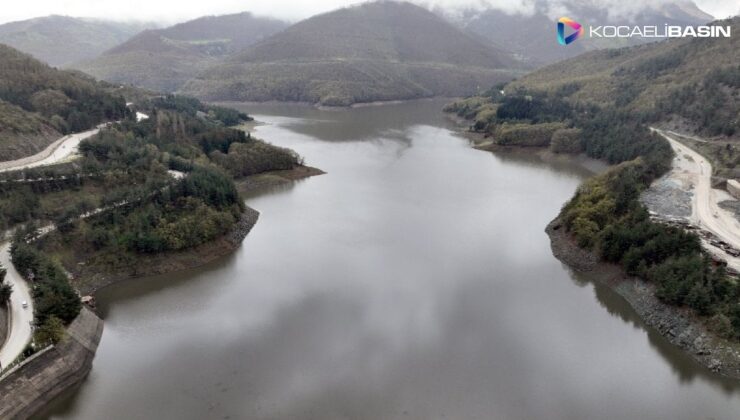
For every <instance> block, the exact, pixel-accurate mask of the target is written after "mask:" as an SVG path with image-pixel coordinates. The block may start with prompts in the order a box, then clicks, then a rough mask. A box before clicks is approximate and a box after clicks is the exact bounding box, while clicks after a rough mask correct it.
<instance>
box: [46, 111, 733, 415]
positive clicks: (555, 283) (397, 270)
mask: <svg viewBox="0 0 740 420" xmlns="http://www.w3.org/2000/svg"><path fill="white" fill-rule="evenodd" d="M442 105H443V102H440V101H421V102H413V103H407V104H400V105H390V106H384V107H367V108H359V109H353V110H342V111H320V110H316V109H313V108H309V107H300V106H287V105H271V106H245V107H244V109H245V110H246V111H248V112H250V113H252V114H254V115H255V116H256V118H257V119H258V120H260V121H262V122H264V123H265V124H264V125H260V126H258V127H257V129H256V134H257V135H258V136H259V137H262V138H265V139H267V140H269V141H271V142H272V143H274V144H278V145H280V146H286V147H291V148H293V149H295V150H297V151H298V152H299V153H301V154H302V155H303V156H305V158H306V162H307V163H309V164H311V165H313V166H316V167H319V168H321V169H323V170H325V171H326V172H327V174H326V175H323V176H319V177H314V178H310V179H307V180H303V181H301V182H298V183H296V184H295V185H293V186H291V187H290V188H281V189H276V190H273V191H271V192H269V193H266V194H262V195H259V196H255V197H250V198H249V199H248V201H247V202H248V204H249V205H250V206H252V207H254V208H256V209H257V210H259V211H260V212H261V216H260V219H259V222H258V223H257V225H256V227H255V228H254V230H253V231H252V232H251V233H250V234H249V236H248V237H247V238H246V240H245V241H244V244H243V245H242V247H241V248H240V249H239V250H238V251H237V252H236V253H235V254H234V255H232V256H229V257H227V258H224V259H222V260H220V261H218V262H217V263H214V264H211V265H209V266H207V267H204V268H201V269H199V270H195V271H191V272H187V273H178V274H175V275H168V276H161V277H156V278H148V279H140V280H137V281H130V282H127V283H123V284H120V285H117V286H115V287H111V288H109V289H106V290H104V291H103V292H102V293H101V295H100V296H99V301H100V306H101V310H102V315H103V316H104V318H105V323H106V324H105V332H104V335H103V339H102V342H101V345H100V348H99V351H98V354H97V356H96V358H95V361H94V365H93V370H92V372H91V374H90V376H89V377H88V379H87V380H86V381H85V383H84V384H83V385H82V387H81V389H79V390H78V391H76V392H73V393H71V395H69V396H68V397H67V398H65V399H63V400H62V401H60V402H57V403H56V404H55V405H54V407H53V408H52V409H51V410H49V412H48V413H46V414H45V415H46V416H50V417H51V418H65V419H67V418H69V419H144V418H156V419H321V420H330V419H537V418H539V419H623V418H634V419H637V418H639V419H662V418H666V419H700V418H716V419H732V418H737V416H738V413H740V392H739V391H738V385H737V382H733V381H729V380H724V379H722V378H719V377H717V376H715V375H713V374H711V373H709V372H707V371H706V370H704V369H703V368H701V367H700V366H698V365H697V364H696V363H694V362H693V361H692V360H691V359H690V358H689V357H688V356H686V355H684V354H683V353H682V352H681V351H680V350H678V349H676V348H675V347H673V346H671V345H669V344H667V343H666V342H665V340H663V339H662V338H661V337H660V336H659V335H658V334H656V333H655V332H653V331H652V330H649V329H646V328H645V327H644V326H643V325H642V323H641V322H640V321H639V319H638V318H637V317H636V315H635V314H634V312H633V311H632V310H631V309H630V308H629V306H628V305H627V304H626V303H625V302H624V301H623V300H622V299H621V298H619V296H617V295H615V294H614V293H613V292H611V291H610V290H608V289H606V288H603V287H599V286H595V285H594V284H593V283H591V282H590V281H589V280H588V278H584V277H583V276H577V275H574V274H571V273H570V272H569V270H568V269H567V268H566V267H564V266H563V265H562V264H561V263H560V262H558V261H557V260H556V259H555V258H554V257H553V256H552V252H551V250H550V245H549V241H548V238H547V236H546V235H545V233H544V231H543V229H544V227H545V225H546V224H547V223H548V222H549V221H550V220H551V219H552V218H553V217H554V216H555V214H557V212H558V211H559V209H560V207H561V206H562V205H563V203H564V202H565V201H566V200H567V199H568V198H569V197H570V196H571V195H572V194H573V192H574V191H575V189H576V187H577V185H578V184H579V183H580V182H581V181H582V180H583V179H584V177H586V176H588V174H589V173H588V171H586V170H585V169H584V168H583V167H581V166H580V165H576V164H573V163H567V162H559V163H545V162H542V161H541V160H540V159H538V158H536V157H534V156H532V155H528V154H522V153H498V154H491V153H487V152H480V151H476V150H474V149H472V148H470V147H469V145H468V143H467V141H466V140H465V139H464V138H463V137H460V136H459V135H457V134H456V133H455V131H454V129H453V128H452V127H451V125H450V123H449V121H447V120H446V119H445V116H444V115H442V113H441V112H439V109H440V108H441V106H442Z"/></svg>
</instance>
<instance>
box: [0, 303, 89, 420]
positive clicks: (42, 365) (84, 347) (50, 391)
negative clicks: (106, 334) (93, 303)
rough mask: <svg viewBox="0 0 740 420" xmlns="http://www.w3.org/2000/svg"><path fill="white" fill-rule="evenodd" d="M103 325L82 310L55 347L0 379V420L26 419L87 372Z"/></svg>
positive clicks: (74, 384) (87, 310)
mask: <svg viewBox="0 0 740 420" xmlns="http://www.w3.org/2000/svg"><path fill="white" fill-rule="evenodd" d="M102 334H103V321H102V320H101V319H100V318H98V317H97V315H95V314H94V313H93V312H92V311H90V310H89V309H87V308H83V309H82V311H81V312H80V314H79V315H78V316H77V318H75V320H74V321H72V323H71V324H70V326H69V327H68V328H67V335H66V337H65V339H64V340H62V341H61V342H60V343H58V344H57V345H55V346H53V347H50V348H47V349H45V350H42V351H40V352H39V353H36V354H35V355H33V356H31V357H30V358H28V359H27V360H25V361H24V362H23V363H22V364H20V365H18V366H17V367H15V368H13V369H11V370H10V371H8V372H7V373H6V374H5V375H3V377H2V378H0V418H3V419H11V418H12V419H16V418H18V419H25V418H28V417H30V416H32V415H33V414H34V413H36V412H38V411H39V410H41V409H42V408H43V407H44V406H45V405H46V404H48V403H49V402H50V401H51V400H53V399H54V398H55V397H57V396H59V395H60V394H62V393H63V392H64V391H66V390H67V389H70V388H72V387H74V386H76V385H79V384H80V383H81V382H82V381H83V380H84V379H85V377H86V376H87V374H88V373H89V372H90V369H91V368H92V360H93V357H94V356H95V351H96V350H97V348H98V344H99V343H100V337H101V336H102Z"/></svg>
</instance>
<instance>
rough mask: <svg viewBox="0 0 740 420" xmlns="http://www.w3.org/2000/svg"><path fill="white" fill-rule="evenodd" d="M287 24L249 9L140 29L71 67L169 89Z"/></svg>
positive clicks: (116, 80) (117, 81) (100, 77)
mask: <svg viewBox="0 0 740 420" xmlns="http://www.w3.org/2000/svg"><path fill="white" fill-rule="evenodd" d="M286 26H287V24H285V23H284V22H281V21H277V20H273V19H267V18H260V17H256V16H253V15H252V14H250V13H238V14H232V15H223V16H207V17H202V18H198V19H195V20H191V21H188V22H184V23H180V24H177V25H174V26H171V27H169V28H165V29H157V30H148V31H144V32H142V33H140V34H139V35H137V36H135V37H133V38H131V39H129V40H128V41H126V42H125V43H123V44H121V45H118V46H116V47H114V48H111V49H110V50H108V51H106V52H105V53H104V54H102V55H101V56H99V57H97V58H95V59H93V60H89V61H86V62H81V63H77V64H75V65H74V66H73V67H75V68H77V69H79V70H82V71H84V72H85V73H88V74H91V75H93V76H95V77H97V78H99V79H103V80H107V81H109V82H113V83H125V84H133V85H135V86H139V87H144V88H148V89H153V90H158V91H166V92H172V91H175V90H177V89H178V88H179V87H180V86H181V85H182V84H183V83H184V82H185V81H186V80H188V79H190V78H191V77H193V76H195V75H196V74H198V73H199V72H200V71H202V70H204V69H206V68H207V67H209V66H211V65H214V64H216V63H218V62H219V61H220V60H221V59H223V58H224V57H226V56H228V55H229V54H233V53H235V52H236V51H240V50H241V49H243V48H245V47H247V46H249V45H252V44H253V43H255V42H257V41H259V40H261V39H263V38H265V37H267V36H269V35H272V34H274V33H275V32H278V31H280V30H281V29H283V28H285V27H286Z"/></svg>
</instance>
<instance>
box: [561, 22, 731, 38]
mask: <svg viewBox="0 0 740 420" xmlns="http://www.w3.org/2000/svg"><path fill="white" fill-rule="evenodd" d="M566 26H568V27H570V28H571V29H572V30H573V31H575V32H573V33H571V34H570V35H568V36H565V27H566ZM585 34H586V28H585V27H584V25H581V24H580V23H578V22H576V21H575V20H573V19H571V18H568V17H561V18H560V19H558V43H560V45H568V44H571V43H572V42H573V41H575V40H576V39H578V38H581V37H582V36H584V35H585ZM731 36H732V27H731V26H719V25H699V26H678V25H669V24H667V23H666V24H665V25H663V27H660V26H657V25H655V26H649V25H648V26H627V25H599V26H589V27H588V38H662V39H665V38H730V37H731Z"/></svg>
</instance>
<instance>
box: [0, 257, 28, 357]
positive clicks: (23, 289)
mask: <svg viewBox="0 0 740 420" xmlns="http://www.w3.org/2000/svg"><path fill="white" fill-rule="evenodd" d="M0 264H2V266H3V268H5V269H6V270H8V272H7V274H6V275H5V280H6V281H7V282H8V283H9V284H11V285H13V293H12V294H11V295H10V306H9V319H10V326H9V327H10V328H9V330H8V337H7V339H6V340H5V345H3V347H2V348H1V349H0V367H2V368H4V367H5V366H8V364H10V363H11V362H12V361H13V360H15V359H16V358H17V357H18V355H19V354H21V352H22V351H23V349H24V348H26V345H27V344H28V343H29V342H30V341H31V334H32V329H31V323H32V322H33V300H32V299H31V290H30V287H29V286H28V283H26V281H25V279H23V277H21V275H20V274H19V273H18V271H16V269H15V267H14V266H13V264H12V263H11V261H10V243H9V242H6V243H4V244H2V245H0ZM24 301H25V302H27V303H28V307H27V308H24V307H23V302H24Z"/></svg>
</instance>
